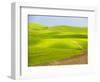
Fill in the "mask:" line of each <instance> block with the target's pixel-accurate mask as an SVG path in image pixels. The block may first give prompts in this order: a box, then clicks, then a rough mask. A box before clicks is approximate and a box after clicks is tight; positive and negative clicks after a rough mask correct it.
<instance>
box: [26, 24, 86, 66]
mask: <svg viewBox="0 0 100 82" xmlns="http://www.w3.org/2000/svg"><path fill="white" fill-rule="evenodd" d="M31 24H32V25H31ZM87 34H88V29H87V28H85V27H84V28H83V27H72V26H53V27H48V26H45V25H41V24H39V25H38V24H34V23H29V27H28V66H38V65H49V64H50V63H51V62H53V61H60V60H63V59H66V58H71V57H74V56H77V55H81V54H82V53H83V51H84V50H86V49H87V47H88V46H87V45H88V35H87Z"/></svg>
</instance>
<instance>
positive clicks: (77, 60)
mask: <svg viewBox="0 0 100 82" xmlns="http://www.w3.org/2000/svg"><path fill="white" fill-rule="evenodd" d="M69 64H88V56H87V54H82V55H80V56H76V57H73V58H69V59H65V60H61V61H54V62H52V63H50V65H69Z"/></svg>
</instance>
